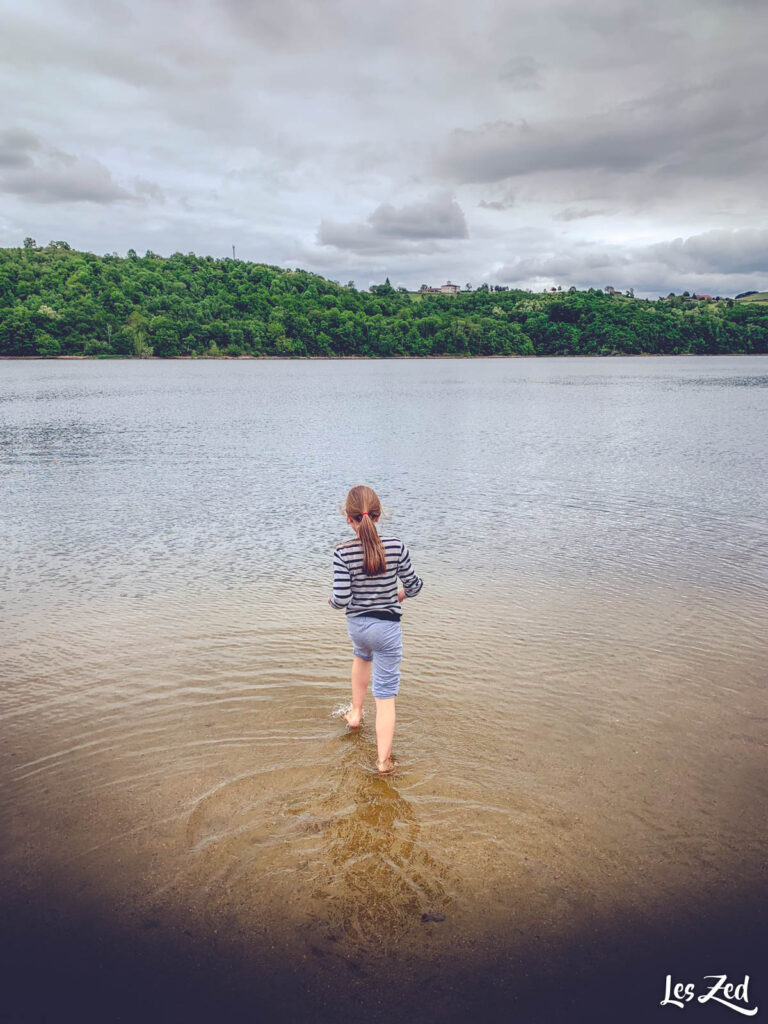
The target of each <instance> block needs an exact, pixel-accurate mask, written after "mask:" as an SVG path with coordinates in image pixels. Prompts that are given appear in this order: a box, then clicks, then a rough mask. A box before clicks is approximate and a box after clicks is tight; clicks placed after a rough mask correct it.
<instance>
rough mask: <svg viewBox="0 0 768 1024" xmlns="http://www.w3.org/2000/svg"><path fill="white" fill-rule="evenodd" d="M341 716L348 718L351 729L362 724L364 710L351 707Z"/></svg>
mask: <svg viewBox="0 0 768 1024" xmlns="http://www.w3.org/2000/svg"><path fill="white" fill-rule="evenodd" d="M341 717H342V718H343V719H345V720H346V723H347V725H348V726H349V728H350V729H357V727H358V726H359V725H361V724H362V721H363V712H362V711H355V709H354V708H350V709H349V711H345V712H344V714H343V715H342V716H341Z"/></svg>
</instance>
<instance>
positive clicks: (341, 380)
mask: <svg viewBox="0 0 768 1024" xmlns="http://www.w3.org/2000/svg"><path fill="white" fill-rule="evenodd" d="M767 424H768V361H766V360H765V359H761V358H759V357H733V358H702V359H699V358H665V359H654V358H638V359H621V360H599V359H594V360H593V359H551V360H540V361H533V360H505V361H503V360H475V361H448V360H446V361H408V360H404V361H398V360H394V361H381V362H378V361H376V362H363V361H360V362H357V361H328V362H326V361H312V362H290V361H286V362H282V361H263V362H262V361H237V362H235V361H227V362H169V363H163V362H155V361H152V362H133V361H125V362H123V361H119V362H118V361H115V362H107V361H104V362H64V361H57V362H52V363H48V362H39V361H18V362H14V361H5V362H2V363H0V465H1V466H2V475H1V476H0V488H1V489H2V513H1V514H2V536H3V553H2V557H1V558H0V565H2V572H3V577H4V584H3V596H4V609H3V618H2V627H0V628H1V629H2V634H3V636H2V641H3V642H2V655H1V657H2V673H1V676H2V689H1V690H0V713H1V714H2V750H0V772H2V795H1V796H0V808H1V809H2V817H3V821H4V823H5V828H4V829H3V838H2V841H1V844H2V848H1V852H2V861H1V862H0V870H1V871H2V880H3V883H4V888H5V889H6V891H7V892H9V893H12V894H15V895H14V897H13V898H15V897H18V899H19V900H22V898H23V901H26V903H35V902H36V901H37V903H39V904H40V905H48V906H49V907H55V908H56V913H57V914H58V915H59V916H60V917H62V918H66V916H67V914H68V913H71V912H72V907H73V905H75V904H77V906H78V907H80V908H82V906H83V905H84V904H87V906H88V907H90V908H91V910H92V912H93V913H94V914H95V915H97V916H98V915H101V920H102V922H103V921H104V920H106V919H107V918H109V920H110V922H113V923H114V922H119V924H120V927H121V928H123V929H124V930H125V933H126V934H129V935H130V934H135V935H138V936H142V937H143V938H142V941H146V943H148V944H149V945H150V946H151V944H152V943H154V944H155V947H152V948H159V944H161V943H162V942H164V941H168V942H170V941H175V940H176V938H178V937H179V936H186V939H184V941H189V942H190V943H192V944H197V945H195V948H196V950H197V954H196V955H201V956H202V953H200V950H201V949H203V947H205V949H209V948H210V943H214V945H216V944H218V945H216V948H217V949H219V950H220V952H221V953H222V955H224V953H226V956H227V957H228V958H230V960H231V961H232V962H235V961H237V962H241V961H242V962H243V963H246V964H250V965H251V966H252V965H253V962H254V958H255V959H256V960H258V958H259V957H261V960H259V963H261V965H262V968H263V970H264V971H267V970H268V966H269V963H271V961H270V960H269V957H270V956H273V957H276V958H279V960H280V962H281V964H282V969H283V970H288V971H292V972H295V974H296V977H297V978H299V979H302V981H303V983H305V984H308V983H309V982H308V981H307V979H313V981H312V984H314V985H315V991H316V990H317V985H318V984H321V983H322V982H323V979H328V985H331V984H333V985H336V984H337V983H338V979H339V978H340V977H341V978H342V979H343V984H344V986H347V985H348V986H351V988H352V989H354V987H355V986H364V985H366V984H367V985H369V986H370V984H372V978H373V977H374V976H375V977H381V976H382V975H381V971H382V964H386V965H388V968H392V969H393V970H394V968H393V966H392V965H395V967H396V968H397V971H399V972H400V974H399V975H398V978H400V979H403V978H406V977H407V981H408V984H410V985H411V986H416V988H415V989H412V990H413V991H419V992H422V993H425V992H428V993H429V994H430V998H429V1000H427V1003H426V1004H425V1007H422V1011H421V1018H420V1019H423V1020H426V1019H431V1018H430V1012H434V1019H448V1016H447V1012H448V1011H447V1006H448V1004H447V1003H445V1002H444V999H445V998H447V997H444V995H441V994H440V993H441V992H442V990H443V989H444V986H443V985H442V984H441V981H440V979H441V978H444V977H446V976H448V974H449V973H450V972H451V971H455V970H461V971H464V972H465V974H466V972H471V971H472V970H473V969H474V968H478V969H479V967H480V966H482V965H483V964H485V965H488V964H491V963H498V962H499V961H500V960H501V961H503V963H504V964H505V965H506V967H505V971H506V975H505V974H504V971H502V972H501V973H502V975H503V976H505V977H506V982H505V983H506V984H508V985H509V986H510V991H511V992H514V991H516V988H515V986H518V988H519V981H520V974H521V971H522V968H520V969H519V970H518V972H517V974H516V973H515V969H514V964H515V963H518V964H520V963H523V960H524V958H525V957H529V958H534V959H537V960H538V961H544V962H545V961H546V959H547V956H548V955H549V956H550V957H551V956H553V955H554V954H553V953H552V951H553V950H554V949H555V948H557V949H563V948H565V947H566V946H567V945H568V943H571V946H572V947H573V948H575V946H574V944H576V945H578V944H579V943H580V942H583V941H584V940H583V937H584V936H585V935H589V934H592V933H594V932H595V931H598V930H601V929H602V930H603V931H605V929H607V928H617V929H618V933H619V934H621V929H622V928H626V929H627V930H631V929H635V928H638V927H641V926H644V925H649V924H652V925H653V926H654V927H661V928H663V927H664V926H666V925H668V926H669V927H676V926H679V924H680V922H681V921H683V922H685V921H691V922H693V921H695V919H696V914H697V913H698V912H700V910H701V908H702V906H706V907H707V908H709V909H711V910H712V912H713V913H714V912H717V911H718V910H720V909H727V908H728V907H730V906H733V905H734V902H735V901H738V900H744V899H746V900H749V899H750V898H752V899H754V898H755V897H756V896H757V894H764V893H765V876H764V821H765V820H766V815H767V814H768V784H767V783H766V774H765V768H766V747H767V746H768V702H767V701H766V690H765V684H766V664H767V663H768V659H767V657H766V656H767V655H768V640H767V639H766V637H767V635H768V634H767V633H766V621H765V608H766V598H768V572H767V570H768V536H767V534H766V528H765V522H766V512H767V511H768V509H767V508H766V504H767V502H766V485H765V481H766V479H768V445H767V444H766V425H767ZM359 482H367V483H371V484H372V485H373V486H374V487H376V489H377V490H378V492H379V494H380V496H381V498H382V500H383V503H384V505H385V508H386V509H387V510H388V511H387V522H386V523H385V524H384V525H383V527H382V532H392V533H394V534H396V535H398V536H401V537H402V538H403V539H404V540H405V541H406V542H407V543H408V545H409V547H410V549H411V553H412V557H413V561H414V565H415V567H416V569H417V571H418V573H419V574H420V575H421V576H422V577H423V579H424V581H425V586H424V590H423V592H422V594H421V595H420V596H419V598H418V599H417V600H415V601H413V602H408V603H407V604H406V606H405V618H404V643H405V659H404V664H403V681H402V685H401V696H400V698H399V700H398V727H397V734H396V737H395V755H396V757H397V759H398V761H399V764H400V768H399V772H398V774H397V775H396V776H395V777H394V778H391V779H386V780H385V779H379V778H376V777H375V776H374V775H373V774H372V773H371V765H372V763H373V759H374V756H375V735H374V731H373V718H374V707H373V702H372V700H371V699H370V698H369V700H370V706H368V707H367V709H366V710H367V718H366V724H365V725H364V727H363V729H362V731H361V733H360V735H350V734H346V733H345V731H344V729H343V728H342V727H341V725H340V724H339V722H338V720H336V719H334V718H332V717H331V714H332V712H333V711H334V709H335V708H337V707H338V706H339V704H340V703H342V702H343V701H345V700H346V699H347V687H348V683H347V678H348V671H349V663H350V648H349V641H348V639H347V637H346V631H345V628H344V621H343V619H344V617H343V615H342V614H341V613H334V612H333V611H332V610H331V609H330V608H328V606H327V604H326V598H327V594H328V592H329V587H330V556H331V551H332V548H333V546H334V544H335V543H337V542H338V541H340V540H342V539H345V537H346V536H347V533H346V527H345V523H344V520H343V518H342V517H341V515H340V513H339V505H340V503H341V502H342V501H343V498H344V495H345V494H346V491H347V489H348V487H349V486H351V485H352V484H355V483H359ZM19 905H20V904H19ZM25 905H26V904H25ZM17 910H18V907H17ZM424 915H427V917H426V919H424ZM628 922H630V923H628ZM115 927H117V925H116V924H115ZM224 936H226V942H225V939H224ZM205 943H208V944H209V945H208V946H205ZM222 944H224V945H222ZM225 946H226V948H225ZM256 950H258V956H257V955H256V952H255V951H256ZM238 958H240V959H239V960H238ZM525 962H526V963H527V962H528V961H525ZM510 965H512V966H510ZM708 966H710V965H705V966H704V967H702V968H701V972H702V973H705V969H706V968H707V967H708ZM670 969H671V966H670ZM496 976H498V972H497V975H496ZM281 977H282V975H281ZM291 977H293V975H291ZM318 979H320V981H319V982H318ZM331 979H333V980H331ZM652 980H653V985H656V979H652ZM662 981H663V979H662ZM276 984H277V982H276ZM280 984H281V985H283V987H285V981H284V979H283V981H281V982H280ZM404 984H405V983H404ZM499 984H501V982H499ZM321 987H322V984H321ZM361 991H362V988H361ZM409 991H411V989H409ZM662 994H663V993H662V992H658V993H656V990H655V988H654V991H653V996H654V1000H655V1003H656V1004H658V999H657V998H656V996H657V995H658V997H659V998H660V997H661V995H662ZM286 998H288V997H287V996H286ZM297 998H298V997H297ZM456 998H457V999H458V998H459V997H458V996H456ZM466 998H467V1000H469V1002H470V1003H471V999H470V998H469V997H468V996H467V997H466ZM297 1005H298V1004H297ZM317 1005H320V1004H317ZM345 1005H346V1004H345ZM451 1005H454V1004H451ZM455 1005H458V1004H455ZM430 1006H431V1007H432V1011H429V1010H428V1009H427V1008H426V1007H430ZM379 1009H380V1012H381V1014H382V1019H384V1018H385V1017H387V1008H386V1007H384V1008H381V1007H380V1008H379ZM389 1009H391V1007H390V1008H389ZM369 1011H370V1013H371V1014H373V1015H374V1017H375V1014H376V1012H377V1010H376V1007H375V1006H370V1007H369ZM297 1012H298V1010H297ZM329 1012H330V1011H329ZM457 1012H458V1011H457ZM350 1019H353V1018H352V1017H351V1016H350ZM649 1019H650V1018H649Z"/></svg>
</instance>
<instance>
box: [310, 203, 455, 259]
mask: <svg viewBox="0 0 768 1024" xmlns="http://www.w3.org/2000/svg"><path fill="white" fill-rule="evenodd" d="M468 235H469V232H468V230H467V222H466V220H465V218H464V213H463V211H462V209H461V207H460V206H459V204H458V203H457V202H456V200H455V199H452V198H450V197H447V196H446V197H436V198H433V199H429V200H425V201H423V202H416V203H407V204H406V205H404V206H401V207H399V208H398V207H394V206H392V204H391V203H382V204H381V205H379V206H377V207H376V209H375V210H374V211H373V212H372V213H371V214H370V215H369V216H368V218H367V220H366V221H364V222H361V223H360V222H358V223H339V222H336V221H326V220H323V221H321V223H320V227H319V229H318V233H317V241H318V243H319V244H320V245H329V246H333V247H334V248H337V249H345V250H348V251H350V252H360V253H371V252H382V253H383V252H397V251H401V250H403V249H404V248H406V249H420V250H421V251H432V250H433V249H434V243H435V242H436V241H438V240H444V239H463V238H467V237H468Z"/></svg>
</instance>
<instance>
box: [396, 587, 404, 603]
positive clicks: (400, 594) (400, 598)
mask: <svg viewBox="0 0 768 1024" xmlns="http://www.w3.org/2000/svg"><path fill="white" fill-rule="evenodd" d="M397 600H398V601H399V602H400V604H402V603H403V601H404V600H405V591H404V590H403V588H402V587H400V589H399V590H398V592H397Z"/></svg>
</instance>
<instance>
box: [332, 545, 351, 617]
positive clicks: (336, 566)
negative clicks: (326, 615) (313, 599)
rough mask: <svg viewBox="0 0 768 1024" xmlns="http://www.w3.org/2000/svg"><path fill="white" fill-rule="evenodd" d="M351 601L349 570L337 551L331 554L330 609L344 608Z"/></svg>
mask: <svg viewBox="0 0 768 1024" xmlns="http://www.w3.org/2000/svg"><path fill="white" fill-rule="evenodd" d="M351 600H352V580H351V579H350V578H349V569H348V568H347V566H346V564H345V562H344V559H343V558H342V557H341V555H340V554H339V552H338V551H334V552H333V593H332V594H331V596H330V597H329V598H328V604H329V605H330V606H331V608H346V607H347V605H348V604H349V602H350V601H351Z"/></svg>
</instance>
